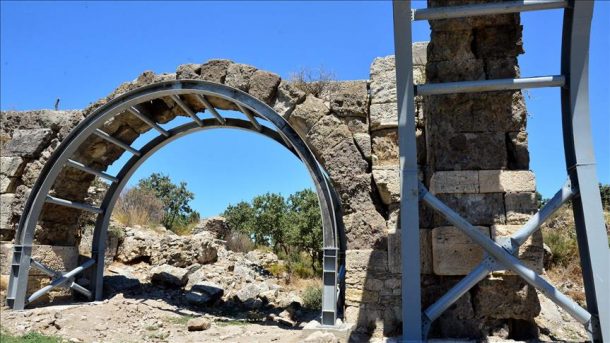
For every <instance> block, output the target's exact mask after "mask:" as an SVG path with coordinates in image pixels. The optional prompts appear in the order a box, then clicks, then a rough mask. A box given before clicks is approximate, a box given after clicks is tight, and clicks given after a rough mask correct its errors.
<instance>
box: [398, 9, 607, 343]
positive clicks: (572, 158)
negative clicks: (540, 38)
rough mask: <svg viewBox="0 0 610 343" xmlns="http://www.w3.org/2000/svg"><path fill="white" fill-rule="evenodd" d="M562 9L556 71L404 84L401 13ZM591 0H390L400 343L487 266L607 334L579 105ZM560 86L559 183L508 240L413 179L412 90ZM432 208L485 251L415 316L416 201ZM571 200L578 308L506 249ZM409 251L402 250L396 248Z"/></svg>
mask: <svg viewBox="0 0 610 343" xmlns="http://www.w3.org/2000/svg"><path fill="white" fill-rule="evenodd" d="M554 8H564V26H563V46H562V54H561V56H562V57H561V60H562V64H561V73H562V75H556V76H548V77H535V78H521V79H501V80H481V81H464V82H450V83H437V84H426V85H413V82H412V80H413V76H412V67H413V66H412V56H411V23H410V22H411V20H436V19H450V18H463V17H469V16H480V15H489V14H500V13H517V12H522V11H533V10H544V9H554ZM592 13H593V2H592V1H575V0H570V1H565V0H524V1H506V2H499V3H495V2H494V3H480V4H472V5H465V6H450V7H438V8H428V9H422V10H411V4H410V1H408V0H407V1H394V41H395V49H396V75H397V80H396V83H397V90H398V114H399V119H398V122H399V125H398V129H399V143H400V144H399V147H400V158H401V161H400V170H401V230H402V232H403V233H402V235H401V236H402V240H403V241H402V243H401V247H402V268H403V269H402V274H403V275H402V282H403V285H402V290H403V300H402V304H403V309H402V315H403V341H404V342H413V341H420V340H425V339H426V337H427V334H428V330H429V328H430V324H431V323H432V321H434V320H435V319H437V318H438V317H439V316H440V315H441V314H442V313H443V311H445V310H446V309H447V308H448V307H449V306H451V304H453V303H454V302H455V301H456V300H457V299H459V298H460V297H461V296H462V295H463V294H465V293H466V292H467V291H468V290H469V289H471V288H472V287H473V286H475V285H476V284H477V283H478V282H479V281H481V280H483V279H484V278H485V277H486V276H487V275H488V274H489V273H490V272H492V271H495V270H500V269H501V270H512V271H514V272H515V273H516V274H517V275H519V276H521V277H522V278H523V279H524V280H525V281H527V282H528V283H529V284H531V285H532V286H534V287H536V288H537V289H538V290H539V291H540V292H542V293H543V294H544V295H545V296H547V297H548V298H549V299H551V300H553V301H554V302H555V303H556V304H558V305H559V306H561V307H562V308H563V309H564V310H566V311H567V312H568V313H569V314H570V315H572V316H573V317H574V318H575V319H576V320H578V321H579V322H580V323H582V324H583V325H584V326H585V328H586V329H587V330H588V331H589V332H590V335H591V339H592V340H594V341H602V340H603V338H606V339H610V263H609V262H610V250H609V249H608V245H607V242H608V237H607V235H606V231H605V225H604V220H603V214H602V213H603V212H602V207H601V199H600V194H599V189H598V184H597V175H596V170H595V158H594V154H593V143H592V139H591V128H590V120H589V104H588V101H589V100H588V54H589V52H588V51H589V33H590V25H591V18H592ZM538 87H560V88H561V101H562V121H563V138H564V150H565V157H566V167H567V174H568V177H569V180H568V181H567V182H566V184H565V185H564V187H563V188H562V189H561V190H560V191H559V192H558V193H557V194H556V195H555V196H554V197H553V198H552V199H551V201H550V202H549V203H548V204H547V205H546V206H544V207H543V208H542V209H541V210H540V212H539V213H537V214H536V215H534V216H533V217H532V218H531V219H530V220H529V221H528V222H527V223H526V224H525V225H524V226H523V227H522V229H521V230H519V231H518V232H517V233H516V234H514V235H513V236H512V237H510V238H507V239H503V240H500V241H499V242H495V241H493V240H491V239H490V238H489V237H486V236H485V235H483V234H481V233H480V232H478V231H477V230H476V229H475V228H474V227H473V226H472V225H471V224H470V223H468V222H467V221H466V220H465V219H464V218H462V217H461V216H460V215H458V214H457V213H456V212H455V211H453V210H451V209H450V208H449V207H447V206H446V205H445V204H444V203H443V202H442V201H440V200H439V199H438V198H436V197H435V196H434V195H432V193H430V192H428V190H427V189H426V187H425V186H424V185H423V184H419V195H420V196H419V199H416V198H414V197H413V195H414V194H415V193H416V192H417V190H418V187H417V182H418V181H417V174H416V173H417V169H416V154H415V108H414V105H413V97H414V95H416V94H417V95H440V94H453V93H470V92H487V91H498V90H519V89H524V88H538ZM419 200H421V201H423V202H424V203H425V204H426V205H427V206H430V207H432V208H433V209H434V210H436V211H437V212H439V213H440V214H442V215H443V216H444V217H445V218H446V219H447V220H448V221H449V222H451V223H452V224H453V225H454V226H455V227H457V228H458V229H460V230H461V231H462V232H463V233H465V234H466V235H467V236H469V237H470V238H471V239H472V240H473V241H474V242H476V243H477V244H479V245H480V246H481V247H482V248H483V249H484V250H485V252H486V256H485V258H484V259H483V261H482V262H481V263H480V264H479V265H478V266H477V267H475V269H474V270H473V271H472V272H470V273H469V274H468V275H467V276H466V277H465V278H464V279H462V281H460V282H459V283H458V284H456V285H455V286H454V287H453V288H452V289H451V290H449V292H447V293H446V294H445V295H443V296H442V297H441V298H440V299H438V300H437V301H436V302H435V303H434V304H432V305H431V306H430V307H428V308H427V309H426V310H425V311H424V312H423V313H422V314H421V317H420V313H421V310H420V307H419V306H420V298H419V297H420V292H421V290H420V285H419V272H420V271H419V263H420V262H419V227H418V226H419V223H418V220H417V218H418V217H417V214H418V202H419ZM570 200H571V201H572V204H573V210H574V218H575V223H576V232H577V240H578V246H579V252H580V258H581V266H582V271H583V279H584V283H585V293H586V299H587V309H586V310H585V309H584V308H582V307H580V306H579V305H578V304H576V302H574V301H573V300H572V299H570V298H569V297H567V296H566V295H564V294H563V293H561V292H559V291H558V290H557V289H556V288H555V287H553V286H552V285H551V284H550V283H549V282H548V281H546V280H545V279H544V278H542V277H541V276H540V275H538V274H537V273H536V272H534V271H533V270H531V269H530V268H528V267H526V266H525V265H524V264H523V263H522V262H521V261H519V259H518V258H517V257H515V255H516V254H517V252H518V249H519V246H521V245H522V244H523V243H524V242H525V241H526V240H527V239H528V237H530V236H531V235H532V234H533V233H534V232H536V231H537V230H539V229H540V226H541V225H542V223H543V222H544V221H545V220H546V219H547V218H549V217H550V216H551V215H552V214H553V213H554V212H555V211H556V210H557V209H558V208H559V207H561V205H563V204H564V203H566V202H568V201H570ZM406 249H409V250H406Z"/></svg>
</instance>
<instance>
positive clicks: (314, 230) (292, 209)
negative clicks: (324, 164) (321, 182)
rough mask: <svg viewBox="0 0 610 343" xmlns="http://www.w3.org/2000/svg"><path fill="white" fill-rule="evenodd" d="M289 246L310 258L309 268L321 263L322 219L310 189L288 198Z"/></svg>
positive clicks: (316, 197)
mask: <svg viewBox="0 0 610 343" xmlns="http://www.w3.org/2000/svg"><path fill="white" fill-rule="evenodd" d="M288 203H289V216H288V218H289V220H288V222H289V223H290V226H291V230H290V244H291V245H292V246H296V247H297V248H298V249H299V250H301V251H305V252H306V253H307V254H308V255H309V256H310V257H311V268H312V269H313V270H314V271H316V262H321V261H322V240H323V234H322V218H321V216H320V206H319V204H318V196H317V195H316V193H315V192H314V191H312V190H311V189H305V190H302V191H300V192H296V193H294V194H292V195H291V196H290V197H289V198H288Z"/></svg>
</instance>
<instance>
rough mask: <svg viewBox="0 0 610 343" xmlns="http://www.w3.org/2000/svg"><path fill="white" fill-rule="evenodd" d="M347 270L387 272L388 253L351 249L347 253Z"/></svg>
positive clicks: (348, 271)
mask: <svg viewBox="0 0 610 343" xmlns="http://www.w3.org/2000/svg"><path fill="white" fill-rule="evenodd" d="M345 269H346V270H347V273H350V272H351V271H358V270H364V271H377V272H385V271H387V269H388V253H387V252H386V251H383V250H374V249H358V250H353V249H349V250H346V251H345Z"/></svg>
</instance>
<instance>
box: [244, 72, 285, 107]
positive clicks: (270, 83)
mask: <svg viewBox="0 0 610 343" xmlns="http://www.w3.org/2000/svg"><path fill="white" fill-rule="evenodd" d="M280 81H281V78H280V77H279V75H277V74H274V73H270V72H268V71H264V70H257V71H255V72H254V74H252V77H251V78H250V87H249V89H248V93H249V94H250V95H252V96H253V97H255V98H257V99H259V100H261V101H262V102H264V103H266V104H267V105H272V104H273V100H274V99H275V94H276V92H277V87H278V85H279V84H280Z"/></svg>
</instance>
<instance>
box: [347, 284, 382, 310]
mask: <svg viewBox="0 0 610 343" xmlns="http://www.w3.org/2000/svg"><path fill="white" fill-rule="evenodd" d="M378 300H379V292H375V291H370V290H364V289H358V288H352V287H347V288H346V290H345V303H346V305H348V306H349V305H357V304H359V303H376V302H377V301H378Z"/></svg>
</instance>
